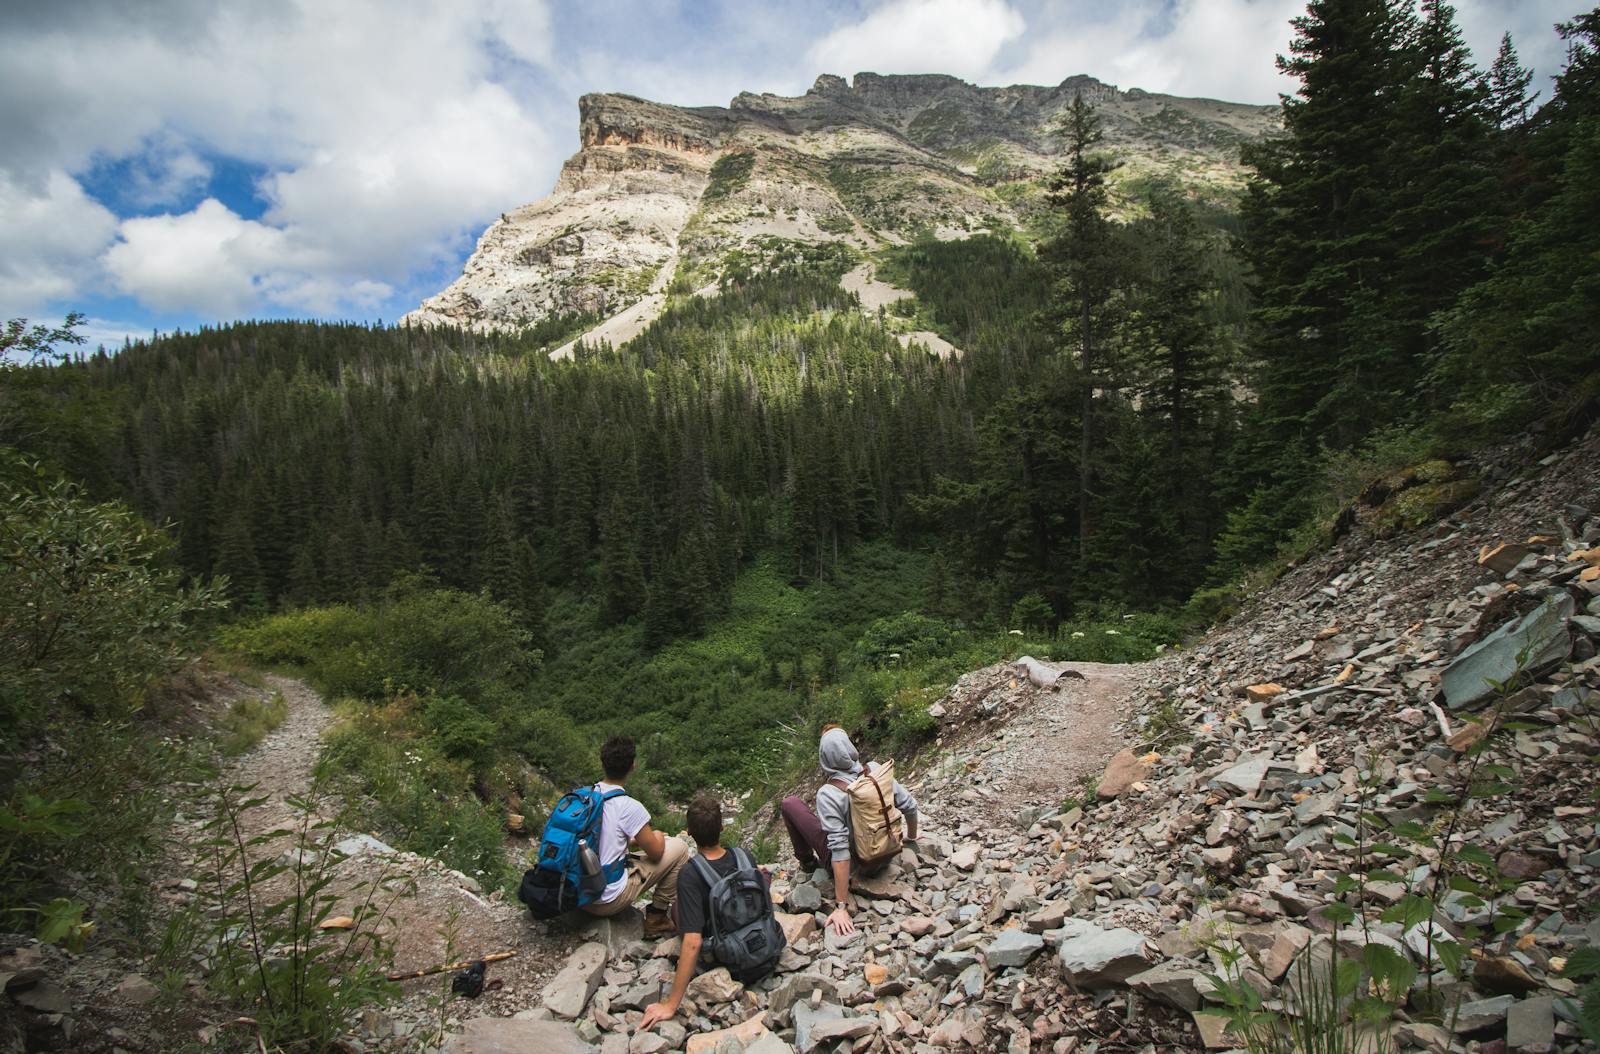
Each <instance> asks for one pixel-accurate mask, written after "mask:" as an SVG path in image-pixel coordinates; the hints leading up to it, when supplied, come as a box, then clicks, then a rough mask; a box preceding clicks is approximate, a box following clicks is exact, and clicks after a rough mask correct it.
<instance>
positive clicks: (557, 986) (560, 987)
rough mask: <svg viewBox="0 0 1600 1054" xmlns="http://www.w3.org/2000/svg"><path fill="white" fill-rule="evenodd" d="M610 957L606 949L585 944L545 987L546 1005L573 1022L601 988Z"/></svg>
mask: <svg viewBox="0 0 1600 1054" xmlns="http://www.w3.org/2000/svg"><path fill="white" fill-rule="evenodd" d="M608 957H609V953H608V952H607V949H606V946H605V945H604V944H600V943H598V942H593V943H590V944H585V945H583V946H582V947H580V948H579V949H578V950H577V951H575V952H573V953H572V954H571V955H570V956H568V957H567V961H566V965H564V966H562V967H561V971H560V972H559V973H557V974H556V975H555V976H554V977H552V978H551V979H550V983H549V984H547V985H545V986H544V1005H545V1006H547V1007H549V1009H550V1012H551V1013H552V1014H555V1015H556V1016H557V1017H564V1018H566V1019H567V1020H569V1021H570V1020H572V1019H573V1018H576V1017H578V1016H579V1015H580V1014H582V1013H583V1008H584V1007H586V1006H588V1005H589V997H590V996H592V995H594V992H595V989H596V988H599V987H600V975H601V974H602V973H604V972H605V968H606V959H607V958H608Z"/></svg>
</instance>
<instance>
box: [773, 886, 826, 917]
mask: <svg viewBox="0 0 1600 1054" xmlns="http://www.w3.org/2000/svg"><path fill="white" fill-rule="evenodd" d="M783 903H784V907H786V908H789V909H791V910H793V911H816V910H817V909H818V908H820V907H822V894H821V893H819V892H818V891H817V887H816V886H813V885H811V884H810V883H803V884H801V885H798V886H795V887H794V888H793V889H791V890H789V896H788V897H787V899H785V900H784V902H783Z"/></svg>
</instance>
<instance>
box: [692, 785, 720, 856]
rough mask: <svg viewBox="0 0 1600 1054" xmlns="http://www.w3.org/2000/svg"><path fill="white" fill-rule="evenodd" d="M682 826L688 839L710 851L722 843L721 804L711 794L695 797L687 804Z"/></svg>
mask: <svg viewBox="0 0 1600 1054" xmlns="http://www.w3.org/2000/svg"><path fill="white" fill-rule="evenodd" d="M684 826H685V827H687V828H688V829H689V837H691V838H693V839H694V844H695V845H698V846H699V847H700V848H701V849H710V848H711V847H713V846H716V845H720V844H721V843H722V803H721V802H719V801H718V800H717V799H716V796H715V795H712V794H700V795H697V796H696V797H695V799H694V801H692V802H690V803H689V811H688V813H687V814H686V815H685V820H684Z"/></svg>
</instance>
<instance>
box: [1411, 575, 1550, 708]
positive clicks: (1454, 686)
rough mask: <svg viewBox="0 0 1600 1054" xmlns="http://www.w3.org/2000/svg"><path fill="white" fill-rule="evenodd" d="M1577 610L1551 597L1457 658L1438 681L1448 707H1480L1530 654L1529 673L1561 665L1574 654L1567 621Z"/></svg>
mask: <svg viewBox="0 0 1600 1054" xmlns="http://www.w3.org/2000/svg"><path fill="white" fill-rule="evenodd" d="M1575 610H1577V605H1576V604H1575V603H1573V600H1572V597H1571V596H1569V595H1567V594H1566V593H1562V594H1561V595H1559V596H1554V597H1551V598H1550V599H1548V600H1546V601H1545V602H1544V603H1543V604H1540V605H1539V606H1538V607H1537V608H1535V609H1533V610H1532V611H1530V612H1529V613H1528V614H1526V615H1524V616H1523V617H1521V618H1518V619H1513V620H1511V621H1510V622H1507V623H1506V624H1505V625H1503V626H1501V627H1500V628H1499V629H1497V630H1495V631H1494V632H1493V633H1491V634H1489V635H1488V636H1487V637H1485V638H1483V639H1482V640H1480V641H1478V643H1476V644H1474V645H1472V647H1470V648H1468V649H1467V650H1466V651H1464V652H1462V653H1461V654H1460V655H1458V656H1457V657H1456V660H1455V661H1454V662H1452V663H1451V664H1450V665H1449V666H1448V667H1446V668H1445V671H1444V673H1443V674H1442V675H1440V677H1439V688H1440V690H1441V691H1442V692H1443V693H1444V698H1445V702H1447V703H1449V704H1450V706H1451V707H1453V708H1455V709H1460V708H1462V707H1469V706H1473V705H1475V704H1478V703H1482V702H1483V701H1484V700H1486V699H1488V698H1489V697H1490V696H1491V695H1493V694H1494V692H1495V688H1494V684H1492V683H1491V682H1498V683H1504V682H1506V681H1509V680H1511V678H1513V677H1514V676H1516V673H1517V658H1518V656H1519V655H1522V654H1524V652H1525V653H1526V662H1525V665H1524V667H1523V669H1524V670H1525V672H1527V673H1533V672H1536V671H1538V670H1541V669H1543V668H1545V667H1547V666H1550V665H1551V664H1553V663H1557V662H1560V661H1561V660H1562V659H1564V658H1566V657H1567V654H1568V653H1569V652H1570V651H1571V650H1572V633H1571V632H1570V631H1569V630H1568V629H1567V620H1568V619H1569V618H1571V617H1572V614H1573V612H1574V611H1575Z"/></svg>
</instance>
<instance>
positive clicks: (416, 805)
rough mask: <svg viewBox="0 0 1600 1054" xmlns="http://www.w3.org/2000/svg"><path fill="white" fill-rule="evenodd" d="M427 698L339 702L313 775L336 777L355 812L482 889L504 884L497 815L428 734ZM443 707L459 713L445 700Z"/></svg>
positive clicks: (506, 872) (465, 769)
mask: <svg viewBox="0 0 1600 1054" xmlns="http://www.w3.org/2000/svg"><path fill="white" fill-rule="evenodd" d="M432 702H436V700H432V701H429V702H424V701H422V700H420V699H418V698H417V697H415V696H399V697H395V698H393V699H391V700H389V701H388V702H386V703H383V704H380V705H378V706H349V707H347V708H346V711H345V717H344V720H342V721H341V722H339V723H338V724H337V725H335V726H334V727H333V728H332V729H331V730H330V731H329V733H328V736H327V747H326V749H325V750H324V752H323V756H322V758H321V759H320V760H319V762H318V765H317V774H318V775H319V776H320V777H323V778H329V779H332V780H334V781H335V782H336V783H342V784H343V785H344V786H343V788H342V789H343V790H344V791H345V792H346V794H347V796H348V797H349V799H350V800H351V801H352V802H353V803H354V804H353V805H352V808H353V810H354V812H355V814H356V817H357V818H358V819H359V820H360V821H361V822H364V823H365V824H366V825H368V826H370V827H372V828H373V829H375V830H378V831H380V832H382V833H383V835H384V836H385V837H386V838H388V839H389V840H391V841H393V842H394V843H395V844H396V845H398V846H400V847H401V848H403V849H408V850H410V851H412V852H415V853H420V854H423V855H426V856H431V857H434V858H436V859H438V860H441V861H443V862H444V864H445V865H446V866H448V867H452V868H454V869H455V870H457V871H460V872H461V873H463V874H466V875H471V876H473V877H475V878H477V879H478V880H479V881H480V882H482V883H483V884H484V886H485V887H486V888H493V887H496V886H500V885H504V884H505V883H506V882H507V881H508V880H509V879H510V867H509V863H508V862H507V860H506V858H505V856H504V854H503V853H502V852H501V844H502V842H503V840H504V817H503V816H502V814H501V813H500V812H499V811H498V810H495V809H493V808H491V807H490V806H489V805H487V804H485V803H484V802H482V801H480V800H479V799H478V798H477V797H476V796H475V795H474V794H473V793H472V786H473V775H472V769H471V766H470V765H469V764H468V763H467V762H465V761H462V760H458V759H455V758H452V757H450V756H449V755H448V754H447V752H446V750H445V749H444V741H443V740H442V739H440V738H437V737H436V736H435V733H434V731H433V729H432V728H431V727H430V720H429V719H428V718H427V717H426V716H425V715H427V713H428V711H429V708H430V703H432ZM457 702H459V700H457ZM435 712H436V713H437V712H440V711H437V710H436V711H435ZM444 712H446V713H452V714H456V715H457V716H459V712H458V711H457V710H456V709H455V707H454V706H453V705H447V707H446V710H445V711H444Z"/></svg>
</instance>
